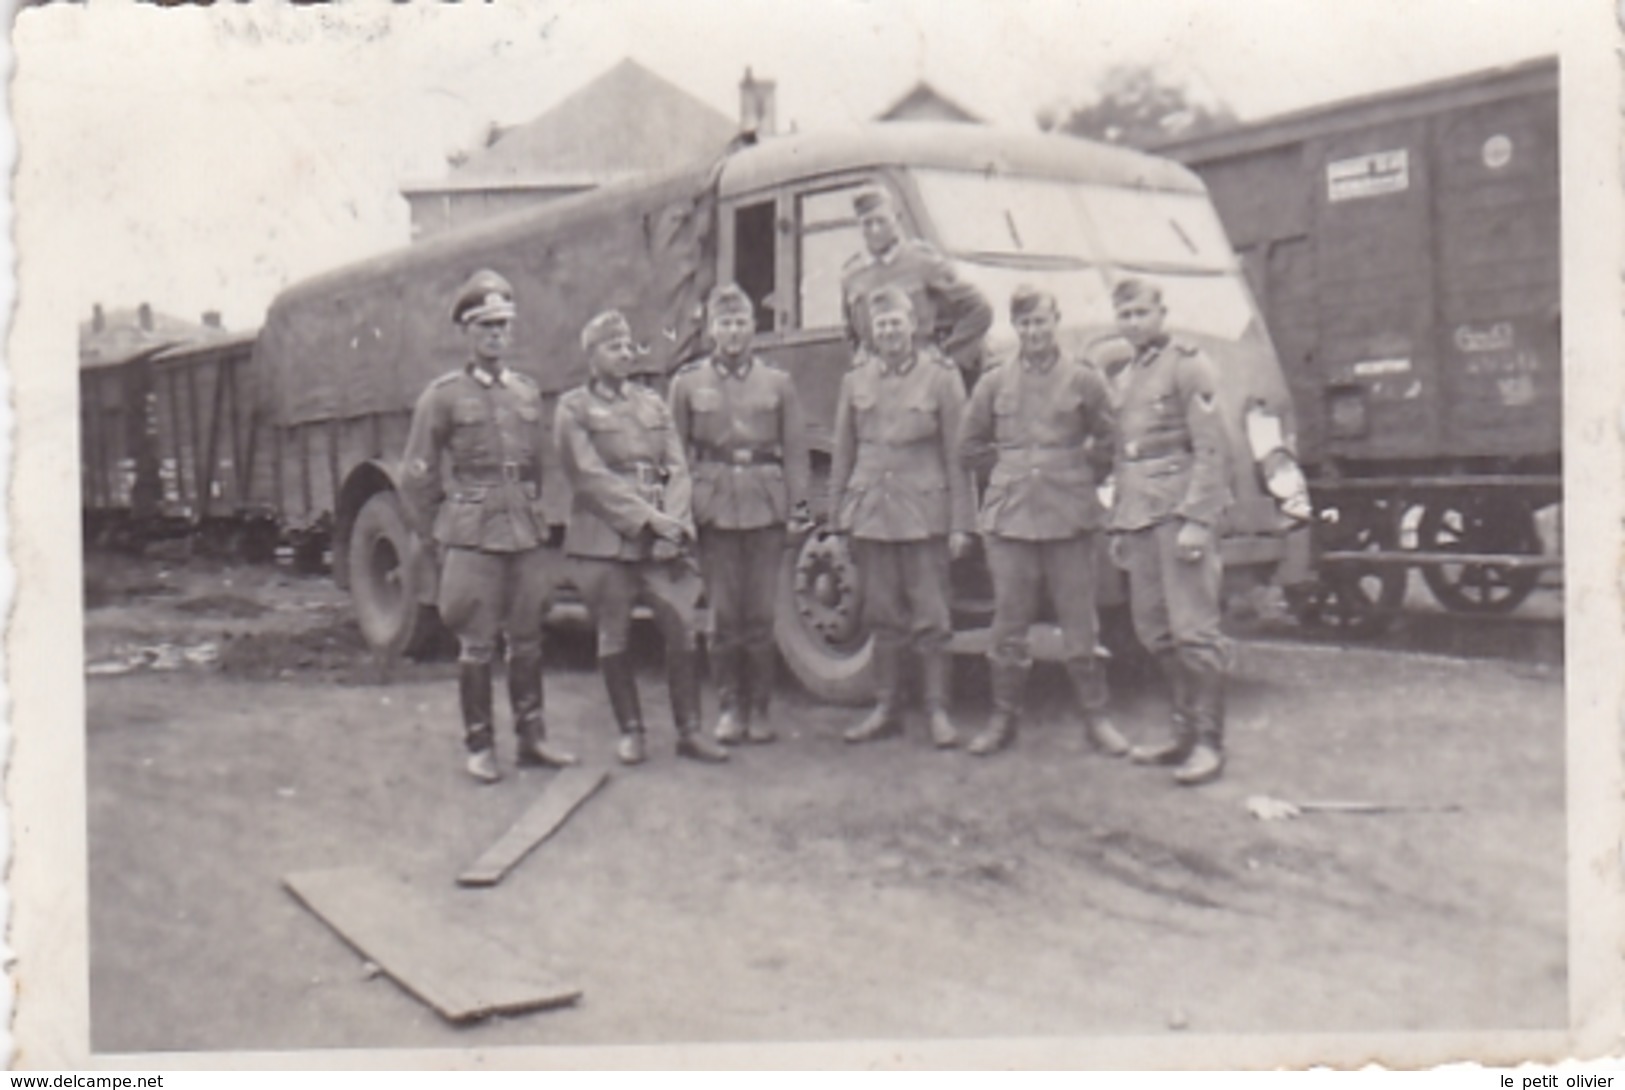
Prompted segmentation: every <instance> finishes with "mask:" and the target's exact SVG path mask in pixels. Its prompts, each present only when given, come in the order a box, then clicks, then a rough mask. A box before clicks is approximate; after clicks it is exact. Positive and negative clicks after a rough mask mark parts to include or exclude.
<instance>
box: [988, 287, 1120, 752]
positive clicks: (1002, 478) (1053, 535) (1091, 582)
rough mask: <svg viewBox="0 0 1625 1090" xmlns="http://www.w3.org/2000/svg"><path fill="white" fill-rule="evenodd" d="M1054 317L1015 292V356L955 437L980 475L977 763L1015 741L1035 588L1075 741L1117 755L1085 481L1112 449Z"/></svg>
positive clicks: (1102, 393)
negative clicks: (1059, 658) (988, 676)
mask: <svg viewBox="0 0 1625 1090" xmlns="http://www.w3.org/2000/svg"><path fill="white" fill-rule="evenodd" d="M1060 317H1061V315H1060V310H1059V309H1058V307H1057V306H1056V303H1055V297H1054V296H1052V295H1050V294H1049V293H1048V292H1042V291H1038V290H1036V289H1034V288H1026V287H1024V288H1018V289H1017V290H1016V292H1015V295H1014V296H1013V297H1012V298H1011V300H1010V321H1011V323H1012V324H1013V325H1014V326H1015V327H1016V333H1017V335H1018V336H1019V338H1020V341H1021V349H1020V352H1019V354H1018V355H1017V356H1016V358H1015V359H1012V360H1010V361H1008V362H1006V363H1004V364H1002V365H1000V366H998V367H996V368H994V369H992V370H991V371H989V372H988V373H987V374H986V375H984V376H983V377H982V380H981V382H979V383H978V384H977V386H976V389H975V390H974V391H973V392H972V394H971V398H970V403H969V404H968V405H966V407H965V420H964V424H963V425H962V426H961V428H960V432H959V453H960V457H961V459H962V460H963V461H964V463H965V464H966V466H968V467H970V468H972V469H976V470H982V469H987V468H989V467H991V470H992V475H991V477H990V478H989V480H988V485H987V492H986V494H985V495H984V496H983V498H982V509H981V514H980V517H979V519H978V526H977V528H978V529H979V530H980V531H981V533H982V540H983V542H984V543H985V545H986V546H987V558H988V567H989V568H990V569H991V571H992V573H993V594H994V612H993V646H992V648H991V650H990V653H989V656H988V657H989V658H990V659H991V660H992V674H993V714H992V717H991V718H990V719H989V720H988V724H987V727H986V729H984V730H983V731H982V732H981V733H980V734H978V735H977V736H976V737H975V738H973V739H971V743H970V746H969V747H968V749H969V752H970V753H972V754H975V755H977V756H985V755H987V754H991V753H996V752H998V751H999V750H1001V749H1003V748H1004V747H1005V746H1007V745H1009V744H1010V742H1011V741H1012V740H1013V739H1014V738H1015V733H1016V723H1017V721H1018V720H1019V718H1020V716H1021V708H1022V704H1023V694H1024V693H1025V691H1026V684H1027V674H1028V671H1029V670H1031V668H1032V654H1031V651H1030V649H1029V646H1028V636H1027V633H1028V630H1029V628H1030V627H1031V625H1032V623H1033V622H1034V621H1035V620H1037V619H1038V618H1037V614H1038V603H1039V594H1040V593H1041V592H1042V591H1043V590H1045V589H1047V590H1048V592H1049V595H1050V599H1051V601H1052V602H1053V603H1054V606H1055V613H1056V617H1057V619H1058V620H1059V621H1060V624H1061V633H1062V638H1063V640H1064V648H1065V656H1066V670H1067V673H1068V675H1070V677H1071V679H1072V683H1073V687H1074V689H1075V690H1076V692H1077V696H1078V702H1079V704H1080V705H1081V706H1082V709H1083V723H1084V729H1085V733H1086V736H1087V737H1088V739H1089V741H1090V742H1091V743H1092V744H1093V745H1094V746H1095V748H1097V749H1099V750H1100V751H1101V752H1103V753H1107V754H1109V755H1111V756H1113V757H1120V756H1122V755H1123V754H1125V753H1127V752H1128V748H1129V747H1128V742H1127V741H1126V740H1124V738H1123V736H1122V735H1121V734H1119V733H1118V732H1117V729H1116V728H1115V727H1113V726H1112V723H1111V721H1110V720H1109V719H1108V718H1107V717H1106V711H1105V707H1106V701H1107V690H1106V676H1105V671H1104V670H1103V669H1102V666H1101V663H1100V662H1099V660H1098V659H1097V658H1096V657H1095V647H1096V638H1095V633H1096V624H1095V558H1096V555H1097V551H1096V550H1097V541H1098V539H1097V538H1096V536H1095V535H1096V534H1097V533H1098V532H1099V531H1100V530H1101V529H1102V528H1103V527H1104V525H1105V522H1106V511H1105V508H1104V507H1103V506H1102V505H1101V502H1100V498H1099V495H1098V492H1097V482H1098V481H1099V480H1100V479H1101V478H1103V477H1104V476H1105V474H1106V473H1107V472H1109V471H1110V468H1111V462H1112V453H1113V452H1112V447H1113V444H1114V443H1115V442H1116V435H1115V428H1114V414H1113V412H1112V406H1111V391H1110V390H1109V388H1108V387H1107V385H1106V380H1105V378H1104V377H1103V376H1102V375H1101V374H1100V372H1099V371H1097V370H1096V369H1095V367H1094V365H1093V364H1090V363H1087V362H1085V361H1083V360H1080V359H1073V358H1070V357H1068V356H1067V355H1065V354H1064V353H1063V352H1062V351H1061V349H1060V346H1059V345H1057V344H1056V343H1055V331H1056V327H1057V325H1058V324H1059V322H1060Z"/></svg>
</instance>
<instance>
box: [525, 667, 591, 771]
mask: <svg viewBox="0 0 1625 1090" xmlns="http://www.w3.org/2000/svg"><path fill="white" fill-rule="evenodd" d="M542 692H543V690H542V656H540V655H520V656H515V657H510V658H509V659H508V702H509V704H510V706H511V707H512V708H513V727H514V733H515V734H517V735H519V763H520V764H521V765H529V766H534V767H541V768H564V767H565V766H567V765H573V764H575V763H576V759H575V755H574V754H573V753H566V752H565V751H564V750H562V749H551V748H549V747H548V745H547V721H546V720H545V719H544V718H543V716H542V703H543V698H542Z"/></svg>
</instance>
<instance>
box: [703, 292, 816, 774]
mask: <svg viewBox="0 0 1625 1090" xmlns="http://www.w3.org/2000/svg"><path fill="white" fill-rule="evenodd" d="M706 310H707V313H708V315H709V318H710V332H711V339H712V340H713V341H715V342H716V352H715V353H714V354H713V355H711V356H710V357H709V358H707V359H703V360H700V361H698V362H696V363H691V364H689V365H688V366H687V367H685V368H683V369H682V370H681V371H679V372H678V373H677V377H676V378H675V379H674V380H673V382H672V388H671V414H672V419H673V420H674V421H675V422H676V426H677V435H678V438H680V439H681V440H682V442H683V446H684V448H685V450H686V451H687V453H688V458H689V464H690V467H691V472H692V475H693V479H694V521H695V522H696V523H697V524H698V527H699V534H700V541H699V546H700V564H701V569H702V571H703V572H704V574H705V593H706V600H707V601H708V602H709V603H710V606H711V616H712V619H713V621H714V623H715V630H716V631H715V640H714V642H713V644H712V646H711V671H712V677H713V679H714V681H715V682H716V687H717V703H718V705H719V708H718V718H717V725H716V739H717V741H719V742H722V743H725V744H727V745H734V744H737V743H739V742H742V741H750V742H756V743H765V742H771V741H773V740H774V737H775V735H774V732H773V727H772V725H771V724H770V723H769V722H768V711H769V707H770V703H771V700H772V693H773V673H774V658H775V655H776V653H777V652H776V650H775V647H774V643H773V601H774V591H775V588H776V584H777V581H778V572H779V562H780V560H781V559H782V557H783V554H784V539H785V524H786V522H787V520H788V519H790V518H791V517H792V513H794V515H795V517H796V518H797V519H798V520H805V519H806V517H807V440H806V425H805V423H804V421H803V420H802V416H801V407H800V405H799V403H798V402H797V401H796V390H795V384H794V383H793V382H792V381H791V379H790V376H789V375H787V374H785V373H784V372H783V371H780V370H779V369H777V368H775V367H771V366H769V365H768V364H766V363H764V362H762V361H761V360H760V359H758V358H756V357H755V356H753V355H752V354H751V341H752V339H753V337H754V335H755V324H756V320H755V307H754V306H753V305H752V303H751V300H750V297H749V296H748V295H746V294H745V293H744V291H742V290H741V289H740V288H739V287H738V286H737V285H735V284H726V285H723V286H721V287H718V288H717V289H716V290H714V291H713V292H712V293H711V297H710V300H709V301H708V302H707V305H706Z"/></svg>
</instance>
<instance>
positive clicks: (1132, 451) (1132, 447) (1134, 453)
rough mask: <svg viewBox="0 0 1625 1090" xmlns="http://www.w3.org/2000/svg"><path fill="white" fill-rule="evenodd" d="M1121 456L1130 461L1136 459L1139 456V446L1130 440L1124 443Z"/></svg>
mask: <svg viewBox="0 0 1625 1090" xmlns="http://www.w3.org/2000/svg"><path fill="white" fill-rule="evenodd" d="M1123 456H1124V457H1125V458H1128V459H1129V460H1131V461H1132V460H1133V459H1135V458H1138V457H1139V456H1140V444H1138V443H1136V442H1133V441H1132V440H1131V441H1129V442H1127V443H1124V444H1123Z"/></svg>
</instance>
